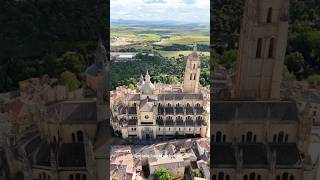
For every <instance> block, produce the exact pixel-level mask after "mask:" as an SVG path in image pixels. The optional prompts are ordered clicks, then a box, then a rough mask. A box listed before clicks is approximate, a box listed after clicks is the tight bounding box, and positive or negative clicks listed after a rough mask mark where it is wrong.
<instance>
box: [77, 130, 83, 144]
mask: <svg viewBox="0 0 320 180" xmlns="http://www.w3.org/2000/svg"><path fill="white" fill-rule="evenodd" d="M77 138H78V142H83V132H82V131H77Z"/></svg>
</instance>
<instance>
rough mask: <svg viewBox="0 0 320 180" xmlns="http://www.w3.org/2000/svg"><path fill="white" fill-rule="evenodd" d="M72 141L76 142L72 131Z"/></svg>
mask: <svg viewBox="0 0 320 180" xmlns="http://www.w3.org/2000/svg"><path fill="white" fill-rule="evenodd" d="M72 142H73V143H74V142H76V135H74V133H72Z"/></svg>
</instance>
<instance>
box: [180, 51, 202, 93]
mask: <svg viewBox="0 0 320 180" xmlns="http://www.w3.org/2000/svg"><path fill="white" fill-rule="evenodd" d="M200 65H201V63H200V58H199V56H198V53H197V45H194V48H193V52H192V53H191V54H190V55H189V57H188V60H187V63H186V68H185V71H184V81H183V92H185V93H197V92H198V90H199V78H200Z"/></svg>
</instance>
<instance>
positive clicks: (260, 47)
mask: <svg viewBox="0 0 320 180" xmlns="http://www.w3.org/2000/svg"><path fill="white" fill-rule="evenodd" d="M261 49H262V38H259V39H258V43H257V52H256V58H261Z"/></svg>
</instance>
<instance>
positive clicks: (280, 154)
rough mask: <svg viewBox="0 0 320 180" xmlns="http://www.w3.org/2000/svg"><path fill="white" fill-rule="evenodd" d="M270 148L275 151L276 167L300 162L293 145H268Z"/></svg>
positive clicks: (296, 149)
mask: <svg viewBox="0 0 320 180" xmlns="http://www.w3.org/2000/svg"><path fill="white" fill-rule="evenodd" d="M270 148H271V149H272V150H275V151H276V159H277V165H290V164H296V163H299V161H300V154H299V150H298V147H297V145H296V144H295V143H288V144H270Z"/></svg>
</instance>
